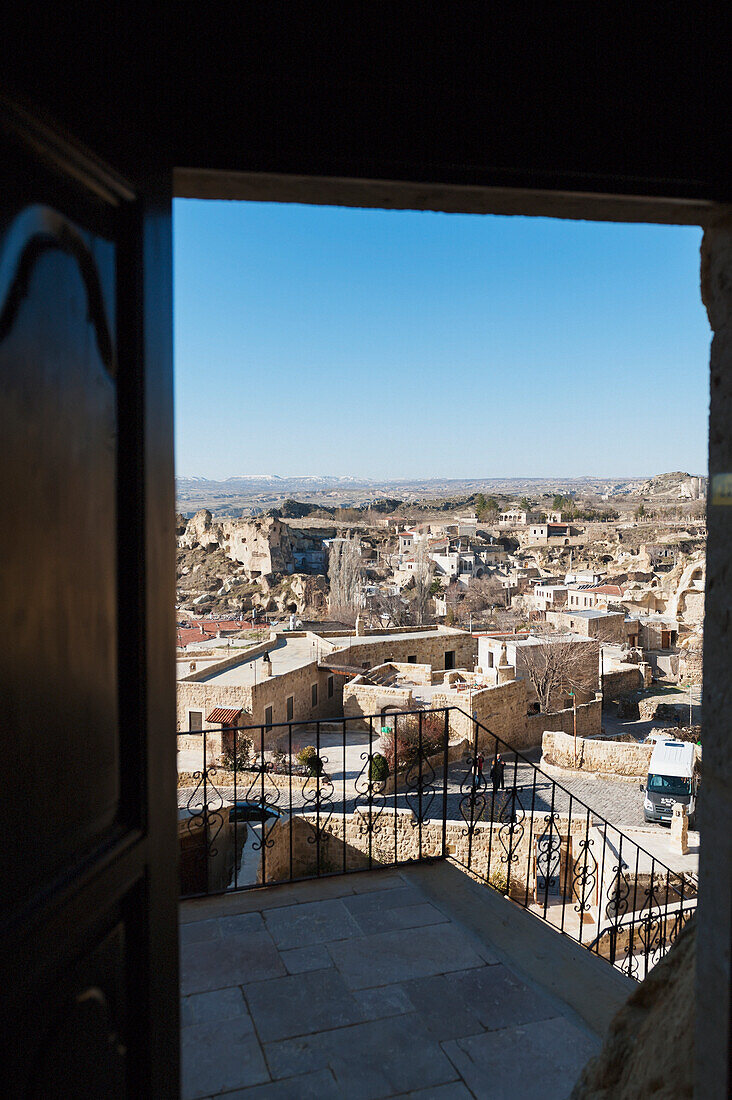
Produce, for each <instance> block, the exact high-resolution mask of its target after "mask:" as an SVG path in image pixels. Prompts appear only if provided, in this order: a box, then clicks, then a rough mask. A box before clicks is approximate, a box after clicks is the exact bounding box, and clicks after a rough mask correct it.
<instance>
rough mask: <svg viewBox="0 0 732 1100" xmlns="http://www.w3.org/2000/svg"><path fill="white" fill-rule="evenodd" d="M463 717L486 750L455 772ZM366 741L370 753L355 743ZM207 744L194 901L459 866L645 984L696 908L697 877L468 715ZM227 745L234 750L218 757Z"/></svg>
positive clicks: (474, 743) (188, 849) (192, 873)
mask: <svg viewBox="0 0 732 1100" xmlns="http://www.w3.org/2000/svg"><path fill="white" fill-rule="evenodd" d="M456 718H457V719H459V725H460V726H464V725H465V721H466V720H467V722H468V724H469V731H470V737H469V743H470V744H471V749H470V750H469V752H468V755H467V756H463V757H462V759H461V760H459V761H456V760H450V753H451V742H450V733H451V723H453V732H454V720H455V719H456ZM354 728H356V729H357V730H358V731H359V738H358V740H357V741H355V742H354V739H353V738H351V739H350V740H349V736H348V735H349V731H351V730H353V729H354ZM306 731H307V734H308V736H301V735H304V734H305V733H306ZM200 732H201V747H202V748H201V761H200V767H198V768H196V769H195V770H194V772H193V789H192V790H191V791H190V792H187V793H186V794H184V796H183V805H182V806H181V810H182V811H183V816H182V819H181V824H180V826H179V828H180V829H181V855H182V866H183V873H184V878H185V881H184V882H183V891H182V892H183V893H184V895H185V896H191V895H197V894H209V893H217V892H225V891H227V890H231V889H233V890H241V889H252V888H256V887H264V886H267V885H270V884H272V883H275V882H293V881H298V880H299V879H301V878H314V877H315V878H317V877H324V876H327V875H331V874H343V873H351V872H356V871H360V870H367V869H372V868H374V867H382V866H401V865H403V864H406V863H412V862H423V861H428V860H433V859H444V858H446V857H447V856H448V855H449V856H450V858H451V860H453V861H454V862H455V863H457V864H458V865H460V866H462V867H463V868H464V869H465V870H466V871H467V872H468V873H469V874H470V875H471V876H472V877H474V878H478V879H479V880H480V881H482V882H485V883H487V884H488V885H490V886H492V887H493V888H495V889H498V890H499V891H500V892H501V893H502V894H504V895H505V896H506V897H507V898H509V899H510V900H511V901H513V902H516V903H517V904H519V905H521V906H522V907H523V908H526V909H529V910H530V911H531V912H532V913H533V914H534V915H536V916H537V917H540V918H541V919H542V920H544V921H545V922H547V923H550V924H551V925H552V926H553V927H554V928H556V929H557V930H558V931H560V932H562V933H564V934H565V935H570V936H571V937H572V938H573V939H575V940H576V941H577V942H579V943H580V944H582V945H583V946H585V947H588V948H589V949H590V950H592V951H594V952H595V953H597V954H598V955H601V956H604V957H607V958H608V959H609V961H610V962H611V963H613V964H614V965H616V966H619V967H620V968H621V969H623V970H625V971H626V972H627V973H628V974H630V975H631V976H633V977H643V976H645V974H646V973H647V972H648V969H649V965H654V963H655V961H657V958H658V957H660V956H661V955H662V954H663V953H664V951H665V950H667V948H668V946H669V944H670V942H672V941H673V940H674V939H675V937H676V935H677V934H678V932H679V931H680V929H681V927H683V924H684V923H685V921H686V920H687V919H688V917H689V915H690V914H691V913H692V912H693V910H694V909H695V907H696V885H695V883H694V882H693V881H692V877H691V876H689V877H687V876H686V875H685V873H684V872H680V871H674V870H672V869H671V868H670V867H669V866H668V865H667V864H666V863H664V862H663V861H662V860H659V859H657V858H656V857H655V856H653V855H652V854H651V853H650V852H649V851H648V850H647V849H645V848H643V847H642V846H641V845H639V844H637V842H636V841H634V840H633V839H632V838H630V837H629V836H628V835H627V834H626V833H624V832H623V831H622V829H620V828H618V826H616V825H614V824H612V823H611V822H610V821H608V820H607V819H606V818H605V817H603V816H602V815H600V814H597V813H596V812H595V811H594V810H593V809H592V808H591V807H590V806H589V805H588V804H587V803H586V802H584V801H583V800H582V799H580V798H577V797H576V796H575V795H574V794H573V793H572V792H571V790H569V789H568V788H567V787H566V786H564V785H563V784H562V783H560V782H558V781H557V780H555V779H554V778H553V777H552V776H550V775H548V774H547V773H546V772H544V771H543V770H542V769H541V768H540V767H539V766H538V765H537V764H536V763H535V762H534V761H533V760H530V759H529V757H528V756H527V755H525V754H524V753H523V752H521V751H520V750H517V749H515V748H513V746H512V745H511V744H510V743H509V742H507V741H505V740H504V739H503V738H502V737H500V736H499V735H497V734H495V733H494V732H493V731H492V730H491V729H489V728H488V726H486V725H485V724H484V723H483V722H481V721H479V720H478V719H477V718H475V717H474V716H472V715H470V714H469V713H468V712H467V711H465V710H463V709H462V707H458V706H450V707H440V708H429V709H428V708H425V707H419V706H414V707H410V708H409V709H407V710H401V709H395V710H391V709H389V710H388V711H386V712H382V713H378V714H367V715H358V716H354V717H346V716H342V717H338V718H319V719H309V720H306V721H295V720H294V719H292V720H289V721H285V722H272V723H266V724H264V723H259V724H257V725H250V726H244V727H233V726H231V727H224V728H219V729H217V730H202V731H200ZM459 732H460V733H462V730H459ZM212 735H213V736H214V737H215V738H217V739H218V738H219V737H220V738H221V743H220V748H218V749H216V750H215V751H214V755H213V757H211V748H210V746H209V741H210V738H211V736H212ZM301 740H302V742H303V743H304V744H307V743H308V742H309V741H310V743H311V745H312V750H313V751H312V752H311V753H310V754H309V756H308V758H307V759H306V760H305V762H304V764H305V772H306V774H304V775H303V771H302V767H300V769H299V771H298V773H295V772H294V771H293V766H294V762H295V759H296V753H297V751H298V750H299V749H301ZM274 746H280V748H281V749H284V750H286V751H284V753H283V755H284V758H285V760H287V761H288V762H289V767H288V769H286V770H284V771H282V770H281V769H278V770H277V772H274V771H272V770H270V767H269V764H268V761H267V756H268V754H270V755H272V754H273V753H274ZM481 746H486V748H485V751H486V755H487V757H488V758H489V759H490V757H491V756H492V758H493V761H494V763H495V759H496V756H497V755H498V754H499V753H500V754H502V755H503V754H505V756H506V757H507V758H510V759H508V760H507V762H506V763H505V765H504V766H505V773H506V774H505V779H507V780H508V782H506V783H505V785H504V784H502V783H499V782H498V781H496V782H495V783H492V784H491V785H490V789H489V779H488V776H487V774H486V772H487V770H488V769H487V768H484V765H485V762H486V761H485V758H484V757H483V749H482V748H481ZM244 750H246V751H244ZM334 752H335V759H334V760H333V762H332V766H330V767H328V766H327V765H329V763H331V761H330V757H332V756H333V753H334ZM252 754H253V759H250V758H249V757H251V756H252ZM340 754H342V755H340ZM379 757H381V758H382V759H381V760H379V759H378V758H379ZM301 764H303V761H301ZM519 764H521V766H522V771H523V770H524V769H528V779H527V778H526V774H524V775H523V776H521V777H520V776H519V772H518V768H519ZM223 765H229V768H228V769H227V768H225V767H224V766H223ZM385 769H386V770H385ZM511 771H513V775H512V776H511ZM456 773H459V774H458V775H456ZM494 774H496V776H497V772H496V773H494ZM519 780H520V781H519ZM563 802H566V808H565V809H564V810H561V809H560V808H559V807H560V805H561V804H562V803H563ZM565 819H566V821H565ZM575 845H576V849H575ZM245 864H246V866H245ZM587 924H594V925H595V929H594V930H592V929H587V928H586V925H587ZM593 931H594V932H595V934H594V935H592V934H591V932H593ZM621 946H622V948H623V952H622V953H621V951H620V948H621Z"/></svg>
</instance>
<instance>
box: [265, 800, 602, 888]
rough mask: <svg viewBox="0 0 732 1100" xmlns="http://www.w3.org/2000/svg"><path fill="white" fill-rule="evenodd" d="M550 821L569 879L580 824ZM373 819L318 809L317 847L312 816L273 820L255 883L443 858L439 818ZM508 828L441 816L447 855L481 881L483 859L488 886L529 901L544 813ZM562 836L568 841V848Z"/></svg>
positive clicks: (399, 815)
mask: <svg viewBox="0 0 732 1100" xmlns="http://www.w3.org/2000/svg"><path fill="white" fill-rule="evenodd" d="M555 820H556V827H557V832H558V833H559V835H560V837H561V838H562V853H561V859H562V869H561V880H562V882H564V881H567V880H568V881H569V882H571V881H572V876H571V875H570V876H567V877H566V878H565V874H564V868H565V866H566V859H567V855H568V854H569V856H570V858H576V856H577V853H578V851H579V847H578V840H579V838H580V837H582V836H584V835H585V831H586V821H585V820H584V818H582V819H579V818H578V817H577V816H576V815H575V817H574V818H573V820H572V821H571V823H570V824H569V827H568V818H567V815H566V814H565V815H561V814H557V815H555ZM372 821H373V828H372V829H369V827H368V826H369V817H368V812H367V811H363V812H361V811H357V812H356V813H353V814H347V815H346V817H345V819H344V818H343V817H342V816H340V815H336V814H334V815H333V816H332V817H331V818H330V819H328V820H325V821H324V819H323V814H322V812H321V815H320V828H319V833H318V836H319V843H317V844H316V843H314V839H313V838H314V837H315V835H316V832H315V830H316V825H317V819H316V815H315V814H298V815H296V816H293V817H291V818H288V819H286V820H281V821H279V822H277V823H276V824H275V825H274V827H273V828H272V830H271V832H270V833H269V836H268V841H269V842H271V845H270V846H268V848H267V850H266V854H265V866H264V872H263V871H262V867H261V866H260V869H259V881H260V882H262V881H264V882H267V883H274V882H283V881H286V880H287V879H289V878H290V877H291V876H292V877H293V878H299V877H307V876H311V875H313V876H314V875H316V874H318V872H319V873H320V874H327V873H330V872H335V871H357V870H364V869H366V868H368V867H370V866H373V867H378V866H389V865H392V864H394V863H395V862H397V863H405V862H407V861H409V860H416V859H426V858H435V857H439V856H441V855H442V838H443V833H442V822H441V821H426V822H423V823H422V826H421V828H420V826H419V825H418V824H417V822H416V821H415V819H414V817H413V815H412V813H411V811H409V810H396V811H394V810H393V809H388V810H387V809H384V810H383V812H382V813H381V815H380V816H378V817H377V816H376V811H374V817H373V818H372ZM507 828H508V826H507V825H506V824H502V823H500V822H498V821H493V822H490V821H481V822H479V823H478V824H477V825H476V826H475V829H474V832H473V835H472V837H469V836H467V835H466V829H465V825H464V823H463V822H462V821H460V822H458V821H448V822H447V827H446V832H445V840H446V846H447V848H446V854H447V855H448V856H449V857H450V858H451V859H452V860H454V862H455V863H456V864H458V865H459V866H460V867H461V868H462V869H463V870H466V871H467V870H469V873H470V874H471V875H472V876H474V877H475V878H477V879H479V880H480V881H485V880H486V878H487V875H488V869H489V858H490V881H491V883H492V884H493V885H495V886H503V888H504V889H505V886H506V885H508V892H509V894H510V895H511V896H512V897H514V898H515V899H516V900H518V901H521V902H528V903H529V904H530V903H532V902H533V901H534V900H535V898H534V894H535V866H534V864H535V860H534V849H535V841H536V838H537V836H540V835H541V834H542V832H543V831H544V830H545V829H546V814H545V813H544V812H536V813H534V814H531V813H530V812H529V813H526V815H525V818H524V820H523V823H522V826H521V828H519V829H516V830H515V831H514V832H513V834H512V835H511V836H510V837H509V834H508V832H507ZM568 837H571V838H572V842H571V844H570V845H568ZM509 845H510V849H511V856H512V859H511V880H510V882H508V883H506V869H507V861H506V859H505V858H502V857H505V856H506V853H507V847H508V846H509ZM291 853H292V855H291ZM514 856H515V857H516V858H515V859H514V858H513V857H514ZM291 859H292V863H290V860H291ZM501 880H503V882H501Z"/></svg>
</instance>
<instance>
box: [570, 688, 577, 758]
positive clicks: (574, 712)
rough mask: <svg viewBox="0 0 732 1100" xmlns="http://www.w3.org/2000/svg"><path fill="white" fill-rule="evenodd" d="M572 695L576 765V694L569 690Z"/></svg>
mask: <svg viewBox="0 0 732 1100" xmlns="http://www.w3.org/2000/svg"><path fill="white" fill-rule="evenodd" d="M569 694H570V696H571V697H572V726H573V729H574V766H575V768H576V767H577V696H576V695H575V693H574V692H573V691H570V693H569Z"/></svg>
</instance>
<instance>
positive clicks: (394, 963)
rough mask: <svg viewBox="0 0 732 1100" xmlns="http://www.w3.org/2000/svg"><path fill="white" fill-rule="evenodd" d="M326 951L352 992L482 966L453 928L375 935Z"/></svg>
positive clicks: (467, 940)
mask: <svg viewBox="0 0 732 1100" xmlns="http://www.w3.org/2000/svg"><path fill="white" fill-rule="evenodd" d="M328 950H329V951H330V954H331V957H332V958H333V962H334V963H335V965H336V966H337V967H338V969H339V970H340V972H341V973H342V974H343V977H344V978H345V980H346V984H347V985H348V986H349V987H350V988H351V989H368V988H370V987H372V986H378V985H393V984H394V983H396V982H403V981H408V980H409V979H410V978H423V977H427V976H428V975H431V974H442V973H446V972H448V971H451V970H467V969H469V968H471V967H474V966H484V965H485V964H484V962H483V959H481V957H480V956H479V955H478V953H477V952H476V950H475V948H474V946H473V944H472V940H471V937H469V936H468V935H467V934H466V933H465V932H463V931H462V930H461V929H460V928H458V927H457V926H456V925H454V924H435V925H428V926H427V927H426V928H419V929H405V930H403V931H399V932H377V933H375V934H374V935H371V936H361V937H356V938H354V939H352V940H348V941H344V942H342V943H330V944H328Z"/></svg>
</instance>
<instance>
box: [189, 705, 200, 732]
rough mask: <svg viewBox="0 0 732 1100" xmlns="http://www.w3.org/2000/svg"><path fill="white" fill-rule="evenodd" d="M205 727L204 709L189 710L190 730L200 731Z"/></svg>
mask: <svg viewBox="0 0 732 1100" xmlns="http://www.w3.org/2000/svg"><path fill="white" fill-rule="evenodd" d="M202 729H203V711H202V710H189V711H188V732H189V733H200V732H201V730H202Z"/></svg>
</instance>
